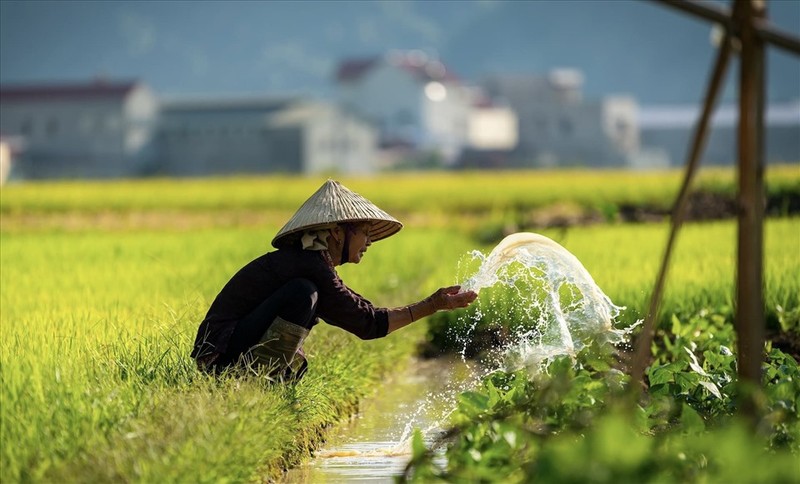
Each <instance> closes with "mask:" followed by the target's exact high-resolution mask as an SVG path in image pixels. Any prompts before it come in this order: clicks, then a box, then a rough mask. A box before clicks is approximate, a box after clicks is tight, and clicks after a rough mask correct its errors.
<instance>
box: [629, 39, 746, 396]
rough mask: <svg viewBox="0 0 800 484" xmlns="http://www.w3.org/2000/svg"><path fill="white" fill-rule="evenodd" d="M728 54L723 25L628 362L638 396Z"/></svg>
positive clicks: (729, 40)
mask: <svg viewBox="0 0 800 484" xmlns="http://www.w3.org/2000/svg"><path fill="white" fill-rule="evenodd" d="M730 57H731V36H730V32H729V30H727V29H726V31H725V36H724V38H723V41H722V43H721V44H720V48H719V52H718V54H717V58H716V61H715V63H714V68H713V70H712V73H711V77H710V79H709V84H708V89H707V92H706V96H705V100H704V103H703V111H702V113H701V116H700V120H699V121H698V123H697V126H696V128H695V132H694V138H693V139H692V145H691V149H690V151H689V156H688V158H687V160H686V170H685V173H684V178H683V184H682V185H681V189H680V192H679V193H678V197H677V199H676V201H675V204H674V206H673V209H672V213H671V218H670V231H669V238H668V240H667V245H666V248H665V249H664V256H663V258H662V259H661V266H660V268H659V271H658V276H657V277H656V283H655V287H654V289H653V293H652V294H651V296H650V305H649V308H648V311H647V315H646V316H645V321H644V325H643V328H642V331H641V333H640V334H639V337H638V339H637V340H636V348H635V351H634V357H633V363H632V365H631V378H632V380H633V382H636V383H637V384H633V385H631V389H632V391H633V393H634V397H635V398H638V397H639V395H640V392H641V390H642V388H644V371H645V369H646V368H647V365H648V364H649V362H650V355H651V351H650V345H651V344H652V342H653V335H654V333H655V326H656V323H657V321H658V312H659V307H660V305H661V299H662V294H663V291H664V284H665V282H666V278H667V272H668V268H669V264H670V260H671V258H672V250H673V247H674V245H675V240H676V238H677V235H678V231H679V230H680V228H681V226H682V225H683V221H684V218H685V216H686V206H687V204H686V202H687V200H688V195H689V187H690V186H691V183H692V181H693V180H694V176H695V173H696V172H697V167H698V166H699V164H700V156H701V154H702V152H703V149H704V148H705V142H706V138H707V134H708V124H709V121H710V119H711V115H712V113H713V112H714V108H715V106H716V104H717V100H718V98H719V93H720V91H721V89H720V88H721V86H722V85H723V81H724V80H725V73H726V72H727V67H728V61H729V59H730Z"/></svg>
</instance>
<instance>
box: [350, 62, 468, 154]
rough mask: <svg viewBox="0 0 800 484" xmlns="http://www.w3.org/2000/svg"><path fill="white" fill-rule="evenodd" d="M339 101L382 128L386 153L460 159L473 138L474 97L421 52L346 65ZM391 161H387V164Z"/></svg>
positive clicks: (447, 71) (443, 68)
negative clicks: (471, 125) (471, 132)
mask: <svg viewBox="0 0 800 484" xmlns="http://www.w3.org/2000/svg"><path fill="white" fill-rule="evenodd" d="M336 92H337V98H338V102H339V103H340V104H341V105H342V106H343V107H344V108H345V109H347V110H351V111H353V112H355V113H358V114H360V115H362V116H364V117H365V118H366V119H368V120H369V121H370V122H372V123H373V124H374V125H375V126H376V127H377V129H378V133H379V144H380V147H381V149H382V153H383V154H384V155H387V156H392V153H395V152H397V151H400V152H403V153H409V154H414V153H416V154H417V156H420V155H421V156H426V155H428V156H432V157H434V158H438V159H439V161H440V162H441V163H443V164H444V165H450V164H452V163H454V162H455V161H456V159H457V158H458V156H459V155H460V154H461V152H462V150H463V149H464V147H465V146H466V145H468V137H469V117H470V112H471V109H472V97H471V94H470V92H469V90H468V89H467V88H466V87H465V86H463V85H462V83H461V82H460V81H459V80H458V79H457V78H456V76H455V75H453V73H452V72H450V70H449V69H447V67H445V65H444V64H442V63H441V62H440V61H439V60H437V59H434V58H431V57H429V56H428V55H427V54H425V53H423V52H421V51H409V52H398V51H393V52H390V53H388V54H386V55H383V56H376V57H370V58H366V59H347V60H344V61H342V62H341V63H340V64H339V66H338V69H337V71H336ZM385 165H386V163H384V166H385Z"/></svg>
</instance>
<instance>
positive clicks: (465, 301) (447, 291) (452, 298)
mask: <svg viewBox="0 0 800 484" xmlns="http://www.w3.org/2000/svg"><path fill="white" fill-rule="evenodd" d="M460 290H461V286H450V287H443V288H441V289H439V290H437V291H436V292H435V293H433V295H431V297H430V299H431V301H432V303H433V307H434V308H435V309H436V310H437V311H438V310H441V309H446V310H450V309H457V308H465V307H467V306H469V305H470V304H472V302H473V301H474V300H475V299H476V298H477V297H478V293H476V292H475V291H464V292H459V291H460Z"/></svg>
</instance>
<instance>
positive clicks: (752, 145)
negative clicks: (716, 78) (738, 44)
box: [736, 0, 766, 418]
mask: <svg viewBox="0 0 800 484" xmlns="http://www.w3.org/2000/svg"><path fill="white" fill-rule="evenodd" d="M737 3H740V4H741V5H742V7H741V14H740V15H739V16H738V21H739V25H740V28H739V30H740V33H741V41H742V53H741V63H740V73H739V76H740V77H739V79H740V80H739V147H738V149H739V197H738V203H739V207H738V208H739V231H738V254H737V285H736V301H737V306H736V332H737V335H738V350H739V351H738V352H739V381H740V382H741V383H743V384H744V385H745V393H744V399H743V401H742V402H741V407H740V409H741V411H742V412H743V413H744V414H745V415H747V416H749V417H751V418H755V417H756V415H757V409H756V406H755V400H754V398H753V397H754V395H753V394H751V393H749V392H748V391H747V390H748V389H749V390H751V391H755V389H757V388H758V387H760V384H761V363H762V361H763V359H764V357H763V351H764V332H765V331H764V326H765V323H764V287H763V283H764V274H763V258H764V227H763V226H764V162H763V160H764V156H763V129H764V72H765V65H764V64H765V56H764V41H763V39H762V38H761V37H760V36H759V35H757V33H756V30H755V26H754V23H755V21H757V20H759V19H763V18H764V16H765V14H766V6H765V4H764V2H763V1H762V0H737Z"/></svg>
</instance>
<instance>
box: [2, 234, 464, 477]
mask: <svg viewBox="0 0 800 484" xmlns="http://www.w3.org/2000/svg"><path fill="white" fill-rule="evenodd" d="M274 230H275V227H255V228H240V229H236V230H229V229H225V230H221V229H220V230H214V229H208V230H201V231H189V232H170V231H154V232H129V231H124V232H105V231H94V232H89V233H86V232H80V233H72V232H70V233H58V232H54V233H41V232H36V233H30V234H13V235H8V234H2V239H0V241H2V254H1V258H0V264H2V275H1V276H0V277H1V279H0V285H2V288H3V290H2V296H1V297H0V306H1V307H2V315H1V316H0V333H1V335H0V336H1V337H0V368H2V390H0V392H2V393H0V402H1V404H0V422H1V424H0V425H2V440H3V445H2V446H0V447H1V448H2V450H0V456H1V457H2V458H1V461H0V464H1V465H0V468H1V469H2V480H3V481H4V482H18V481H34V482H37V481H38V482H42V481H60V480H67V481H80V482H97V481H106V482H107V481H119V480H122V481H128V482H130V481H133V482H169V481H172V482H219V481H220V480H228V481H242V480H250V479H257V476H265V475H273V476H274V475H276V473H278V472H280V470H281V469H282V468H283V467H285V466H287V465H290V464H292V463H296V462H297V461H298V460H299V459H301V458H303V457H304V456H305V455H307V453H308V449H309V448H312V447H314V446H315V445H317V444H318V442H319V439H320V438H321V437H322V436H323V435H324V431H325V428H326V427H328V426H330V425H331V424H333V423H335V422H336V421H337V420H339V419H340V418H342V417H343V416H347V415H349V414H350V413H352V412H353V411H354V410H355V408H356V405H357V404H358V401H359V400H360V398H361V397H362V396H364V395H365V394H368V393H369V392H370V391H371V389H372V388H374V386H375V385H376V384H377V382H378V379H379V378H380V377H381V375H382V374H383V373H385V372H386V371H389V370H390V369H395V368H397V367H398V365H402V364H403V363H404V362H405V361H406V360H407V357H408V355H409V354H411V353H412V352H413V349H414V344H415V342H416V341H417V340H418V339H419V338H420V333H419V331H420V330H421V329H422V328H421V327H418V328H414V327H411V328H408V329H406V330H403V331H401V332H399V333H397V334H394V335H392V337H390V338H387V339H384V340H380V341H374V342H362V341H359V340H357V339H356V338H354V337H351V336H350V335H348V334H346V333H344V332H342V331H340V330H338V329H336V328H331V327H326V326H325V325H323V326H321V327H319V328H317V329H315V330H314V332H313V333H312V335H311V337H310V338H309V340H308V343H307V349H308V352H309V354H310V358H311V362H310V363H311V367H312V369H311V371H309V374H308V376H307V377H306V378H305V379H304V380H303V381H302V382H301V383H300V384H298V385H297V386H294V387H288V388H284V387H272V386H269V385H267V384H265V383H264V382H263V381H257V380H255V379H253V380H240V379H227V378H223V379H222V380H219V381H217V380H214V379H211V378H208V377H206V376H204V375H202V374H200V373H198V372H197V371H195V369H194V366H193V363H192V361H191V360H190V359H189V358H188V351H189V349H190V346H191V342H192V341H193V338H194V332H195V331H196V327H197V323H198V322H199V321H200V319H201V318H202V316H203V314H204V311H205V310H206V309H207V307H208V304H209V303H210V301H211V299H212V298H213V296H214V295H215V294H216V291H218V290H219V288H220V287H221V286H222V284H224V282H225V281H226V280H227V277H229V276H230V275H231V274H232V273H233V272H234V271H235V270H236V269H238V267H239V266H241V265H242V264H244V263H245V262H247V261H249V260H250V259H252V258H253V257H255V256H257V255H259V254H260V253H261V252H262V251H263V250H265V249H266V246H267V242H266V241H267V240H268V239H269V235H268V234H272V233H273V232H274ZM431 239H435V240H438V241H439V243H438V245H434V246H432V247H430V249H429V250H426V251H418V252H419V253H417V254H415V256H414V263H413V264H409V263H403V262H402V261H401V259H400V257H399V255H400V254H410V253H411V252H412V251H413V250H414V249H415V248H418V247H422V246H426V245H427V241H428V240H431ZM453 243H454V241H452V240H448V237H447V235H446V234H444V233H441V232H439V233H433V234H430V233H427V232H425V231H413V230H408V231H406V232H404V233H403V235H402V236H400V237H396V238H394V239H390V240H388V241H386V242H381V243H379V244H376V245H375V246H373V247H372V249H371V250H370V252H369V254H368V257H367V259H366V260H365V262H364V263H363V265H361V266H359V267H350V268H343V270H342V271H341V273H342V275H343V277H345V280H347V281H348V282H349V283H350V284H351V285H352V287H354V288H355V289H356V290H358V291H359V292H361V293H362V294H364V295H365V296H367V297H370V298H372V299H373V300H374V301H375V302H376V303H379V304H384V305H390V306H391V305H395V304H398V305H399V304H401V303H403V302H406V301H407V300H408V299H409V298H412V297H421V296H423V295H425V293H426V291H430V292H432V291H433V290H434V289H435V287H438V285H439V284H448V283H450V282H452V276H451V275H450V274H449V271H448V269H449V268H451V267H453V266H454V264H455V258H456V257H457V255H456V254H457V253H458V252H460V251H461V250H462V249H463V250H465V249H464V247H463V246H462V247H459V248H458V250H455V251H454V252H451V251H449V250H445V245H450V244H453ZM458 243H459V242H458V241H455V244H456V245H455V246H457V245H458ZM462 243H463V242H462ZM392 245H394V246H392ZM455 246H454V247H455Z"/></svg>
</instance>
